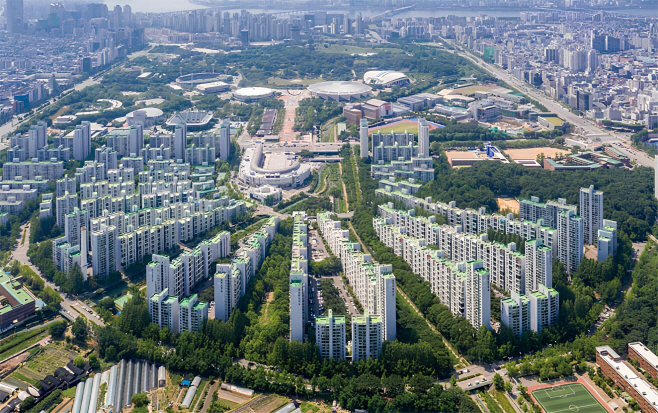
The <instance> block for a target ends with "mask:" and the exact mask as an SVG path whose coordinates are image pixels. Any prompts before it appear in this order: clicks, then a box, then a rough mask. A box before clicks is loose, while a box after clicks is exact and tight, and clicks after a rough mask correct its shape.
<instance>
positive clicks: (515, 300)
mask: <svg viewBox="0 0 658 413" xmlns="http://www.w3.org/2000/svg"><path fill="white" fill-rule="evenodd" d="M510 295H511V296H510V297H507V298H505V299H503V300H501V302H500V322H501V323H502V324H503V325H505V326H507V327H509V328H511V329H512V331H513V332H514V335H515V336H517V337H521V336H522V335H523V333H525V332H527V331H530V300H529V299H528V297H526V296H525V295H522V294H517V293H511V294H510Z"/></svg>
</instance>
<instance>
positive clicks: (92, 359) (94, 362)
mask: <svg viewBox="0 0 658 413" xmlns="http://www.w3.org/2000/svg"><path fill="white" fill-rule="evenodd" d="M89 366H91V368H92V370H94V371H96V370H100V369H101V362H100V361H98V357H96V354H94V353H91V354H90V355H89Z"/></svg>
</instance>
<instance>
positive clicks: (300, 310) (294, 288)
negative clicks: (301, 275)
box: [290, 274, 308, 343]
mask: <svg viewBox="0 0 658 413" xmlns="http://www.w3.org/2000/svg"><path fill="white" fill-rule="evenodd" d="M291 275H292V274H291ZM307 306H308V304H307V302H306V301H304V288H303V287H302V281H301V280H295V279H292V278H291V279H290V341H293V340H297V341H299V342H300V343H302V342H304V326H305V323H304V312H305V308H306V307H307Z"/></svg>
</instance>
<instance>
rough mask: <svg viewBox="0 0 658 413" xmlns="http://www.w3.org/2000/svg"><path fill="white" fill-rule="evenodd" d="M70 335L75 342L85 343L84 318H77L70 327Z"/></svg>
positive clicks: (85, 324) (85, 328) (85, 325)
mask: <svg viewBox="0 0 658 413" xmlns="http://www.w3.org/2000/svg"><path fill="white" fill-rule="evenodd" d="M71 334H73V336H74V337H75V339H76V340H80V341H85V340H86V338H87V323H86V322H85V320H84V317H78V318H76V319H75V321H74V322H73V325H72V326H71Z"/></svg>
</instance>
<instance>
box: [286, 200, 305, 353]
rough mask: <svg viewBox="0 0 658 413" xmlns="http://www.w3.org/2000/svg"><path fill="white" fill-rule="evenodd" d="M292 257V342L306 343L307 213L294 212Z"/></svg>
mask: <svg viewBox="0 0 658 413" xmlns="http://www.w3.org/2000/svg"><path fill="white" fill-rule="evenodd" d="M292 216H293V232H292V255H291V262H290V340H291V341H292V340H297V341H299V342H303V341H304V330H305V327H306V323H307V322H308V320H309V318H308V317H309V316H308V311H309V287H308V259H309V255H310V245H309V243H308V225H307V223H306V213H304V212H303V211H294V212H293V213H292Z"/></svg>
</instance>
